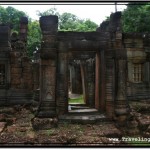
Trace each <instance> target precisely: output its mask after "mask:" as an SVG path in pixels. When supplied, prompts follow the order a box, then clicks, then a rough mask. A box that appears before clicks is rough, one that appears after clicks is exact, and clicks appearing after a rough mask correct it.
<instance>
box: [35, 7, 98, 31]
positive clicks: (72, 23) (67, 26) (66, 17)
mask: <svg viewBox="0 0 150 150" xmlns="http://www.w3.org/2000/svg"><path fill="white" fill-rule="evenodd" d="M38 15H39V16H44V15H57V16H58V18H59V26H58V28H59V30H60V31H86V32H87V31H95V30H96V28H97V27H98V25H97V24H96V23H94V22H92V21H91V20H90V19H87V20H83V19H79V18H78V17H77V16H76V15H74V14H71V13H67V12H65V13H63V14H60V13H59V12H57V9H56V8H52V9H49V10H47V11H45V12H39V11H38Z"/></svg>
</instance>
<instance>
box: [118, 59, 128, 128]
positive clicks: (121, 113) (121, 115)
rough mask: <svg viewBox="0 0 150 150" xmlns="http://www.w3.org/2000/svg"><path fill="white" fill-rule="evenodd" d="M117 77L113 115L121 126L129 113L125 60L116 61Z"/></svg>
mask: <svg viewBox="0 0 150 150" xmlns="http://www.w3.org/2000/svg"><path fill="white" fill-rule="evenodd" d="M116 71H117V72H118V73H117V76H116V80H117V82H116V83H117V95H116V101H115V106H116V107H115V114H116V116H117V120H118V123H119V124H120V125H121V126H122V125H125V124H126V121H127V114H128V113H129V107H128V102H127V86H126V83H127V82H126V80H127V60H125V59H118V60H116Z"/></svg>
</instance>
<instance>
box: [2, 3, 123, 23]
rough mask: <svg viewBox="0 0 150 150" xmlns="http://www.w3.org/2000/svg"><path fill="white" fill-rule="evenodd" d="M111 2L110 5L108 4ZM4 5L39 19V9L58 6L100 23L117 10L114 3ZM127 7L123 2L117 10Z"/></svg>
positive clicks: (41, 10)
mask: <svg viewBox="0 0 150 150" xmlns="http://www.w3.org/2000/svg"><path fill="white" fill-rule="evenodd" d="M108 4H109V5H108ZM0 5H1V6H3V7H5V8H6V7H8V6H12V7H14V8H16V9H18V10H21V11H24V12H26V13H27V14H28V15H29V16H30V17H31V18H32V19H35V20H39V17H38V16H37V15H36V12H37V10H39V11H40V12H44V11H46V10H48V9H50V8H54V7H55V8H56V9H57V11H58V12H59V13H60V14H62V13H63V12H68V13H72V14H74V15H76V16H77V17H78V18H80V19H90V20H91V21H93V22H95V23H97V24H98V25H99V24H100V23H101V22H102V21H103V20H105V18H106V17H107V16H109V15H110V14H111V13H112V12H115V5H114V3H105V4H103V3H93V4H91V3H89V4H88V3H87V4H86V3H82V5H81V3H78V4H76V3H74V4H72V5H71V4H67V5H66V3H62V4H61V5H60V4H58V3H56V4H54V3H45V4H44V3H42V4H36V3H32V4H31V3H29V4H24V5H20V4H13V5H12V4H9V5H8V4H7V3H5V4H4V3H0ZM125 8H126V5H125V4H123V3H121V4H120V3H118V4H117V10H118V11H122V10H124V9H125Z"/></svg>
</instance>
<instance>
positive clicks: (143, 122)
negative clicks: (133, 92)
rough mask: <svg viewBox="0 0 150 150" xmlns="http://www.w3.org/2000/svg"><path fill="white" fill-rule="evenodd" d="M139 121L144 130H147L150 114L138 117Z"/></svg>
mask: <svg viewBox="0 0 150 150" xmlns="http://www.w3.org/2000/svg"><path fill="white" fill-rule="evenodd" d="M137 121H138V123H139V127H140V128H141V129H142V130H147V128H148V127H149V125H150V116H148V115H145V116H141V117H139V118H137Z"/></svg>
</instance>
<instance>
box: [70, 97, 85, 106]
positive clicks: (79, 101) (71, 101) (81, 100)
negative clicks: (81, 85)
mask: <svg viewBox="0 0 150 150" xmlns="http://www.w3.org/2000/svg"><path fill="white" fill-rule="evenodd" d="M70 103H79V104H84V100H83V95H81V96H80V97H79V98H76V99H69V104H70Z"/></svg>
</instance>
